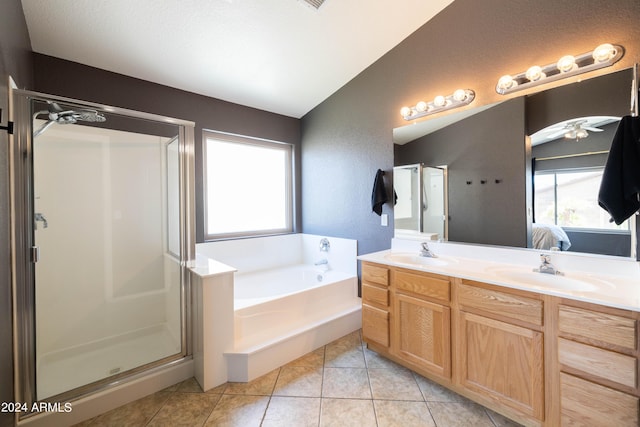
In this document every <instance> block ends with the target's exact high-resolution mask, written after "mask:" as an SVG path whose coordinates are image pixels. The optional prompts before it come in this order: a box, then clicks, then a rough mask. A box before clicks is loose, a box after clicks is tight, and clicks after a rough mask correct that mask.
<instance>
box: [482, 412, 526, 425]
mask: <svg viewBox="0 0 640 427" xmlns="http://www.w3.org/2000/svg"><path fill="white" fill-rule="evenodd" d="M485 411H486V412H487V415H489V418H491V421H493V423H494V424H495V425H496V427H521V426H522V424H518V423H517V422H515V421H512V420H510V419H509V418H507V417H505V416H503V415H500V414H498V413H497V412H493V411H492V410H491V409H487V408H485Z"/></svg>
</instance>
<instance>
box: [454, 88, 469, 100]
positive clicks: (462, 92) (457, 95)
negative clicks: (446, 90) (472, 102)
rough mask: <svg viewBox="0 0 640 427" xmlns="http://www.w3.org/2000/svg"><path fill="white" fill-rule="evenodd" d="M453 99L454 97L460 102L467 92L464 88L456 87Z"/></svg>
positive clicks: (465, 97)
mask: <svg viewBox="0 0 640 427" xmlns="http://www.w3.org/2000/svg"><path fill="white" fill-rule="evenodd" d="M453 99H455V100H456V101H458V102H462V101H464V100H465V99H467V92H466V91H465V90H464V89H458V90H456V91H455V92H453Z"/></svg>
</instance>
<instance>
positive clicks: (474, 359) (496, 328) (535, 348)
mask: <svg viewBox="0 0 640 427" xmlns="http://www.w3.org/2000/svg"><path fill="white" fill-rule="evenodd" d="M459 320H460V336H459V337H458V345H459V350H460V352H459V353H460V354H458V355H457V357H458V366H459V369H460V381H461V383H462V385H463V386H464V387H465V388H467V389H469V390H471V391H474V392H477V393H479V394H482V395H483V396H485V397H489V398H491V399H493V400H495V401H496V402H498V403H500V404H502V405H506V406H509V407H512V408H514V409H517V410H518V411H520V412H521V413H523V414H526V415H529V416H531V417H534V418H537V419H539V420H542V419H543V418H544V382H543V381H544V362H543V334H542V332H538V331H534V330H530V329H527V328H523V327H520V326H515V325H511V324H509V323H505V322H501V321H498V320H494V319H489V318H486V317H483V316H478V315H475V314H472V313H467V312H464V311H462V312H460V314H459Z"/></svg>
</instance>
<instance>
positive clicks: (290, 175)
mask: <svg viewBox="0 0 640 427" xmlns="http://www.w3.org/2000/svg"><path fill="white" fill-rule="evenodd" d="M210 139H214V140H218V141H223V142H229V143H235V144H243V145H246V146H256V147H263V148H270V149H279V150H281V151H282V152H284V153H285V156H286V157H285V162H286V165H287V169H286V170H285V193H286V194H285V226H284V227H283V228H274V229H263V230H246V231H238V232H227V233H214V234H210V233H209V224H208V223H209V174H208V164H207V159H208V148H207V147H208V145H209V144H208V141H209V140H210ZM202 152H203V160H202V168H203V169H202V170H203V196H204V197H203V199H204V206H203V212H204V239H205V241H215V240H227V239H238V238H247V237H258V236H269V235H277V234H290V233H293V228H294V211H295V204H294V174H295V167H294V159H295V146H294V144H291V143H287V142H281V141H274V140H269V139H264V138H257V137H251V136H245V135H238V134H233V133H227V132H220V131H215V130H209V129H204V130H203V131H202Z"/></svg>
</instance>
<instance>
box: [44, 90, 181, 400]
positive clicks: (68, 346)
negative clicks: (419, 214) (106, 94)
mask: <svg viewBox="0 0 640 427" xmlns="http://www.w3.org/2000/svg"><path fill="white" fill-rule="evenodd" d="M31 114H32V118H33V122H32V129H33V135H34V136H33V137H32V139H31V153H32V201H31V203H32V209H31V210H32V213H33V230H32V242H33V249H32V253H33V257H34V259H33V261H35V262H34V263H33V275H34V278H35V280H34V281H35V288H34V291H33V299H34V303H35V311H34V325H35V333H34V336H33V338H34V340H35V365H34V368H35V399H36V400H43V399H47V398H50V397H52V396H57V397H60V396H73V395H76V396H77V395H80V394H82V392H83V391H84V390H86V389H87V388H91V386H88V385H91V384H93V385H95V384H99V383H103V384H106V383H109V382H113V381H114V380H118V379H120V378H123V377H125V376H127V375H130V374H132V373H135V372H137V371H140V370H143V369H145V368H148V367H150V366H155V365H157V364H159V363H162V362H167V361H171V360H174V359H178V358H181V357H183V356H184V354H185V351H186V350H185V345H184V343H185V340H184V336H183V332H184V317H183V316H184V301H183V299H184V294H183V279H184V271H183V268H182V266H183V263H182V260H183V258H184V254H183V253H182V252H183V249H182V245H181V241H182V240H181V238H182V236H181V230H182V228H181V220H180V217H181V210H180V200H181V195H180V141H179V133H180V132H179V127H178V126H176V125H172V124H167V123H155V122H152V121H149V120H142V119H139V118H133V117H127V116H125V115H119V114H113V113H106V112H97V111H91V110H90V109H87V108H85V107H83V106H79V105H74V104H69V105H67V104H64V103H61V102H51V101H46V100H32V104H31ZM64 114H66V117H70V118H69V119H67V118H65V117H62V116H63V115H64ZM95 114H98V116H96V115H95ZM99 116H102V118H100V117H99ZM61 117H62V118H61ZM103 119H105V120H104V121H103ZM94 388H95V387H94Z"/></svg>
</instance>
